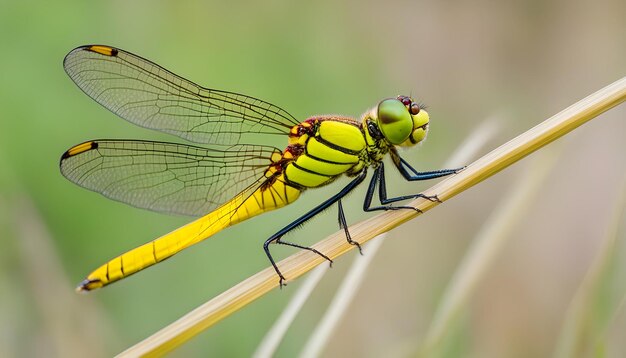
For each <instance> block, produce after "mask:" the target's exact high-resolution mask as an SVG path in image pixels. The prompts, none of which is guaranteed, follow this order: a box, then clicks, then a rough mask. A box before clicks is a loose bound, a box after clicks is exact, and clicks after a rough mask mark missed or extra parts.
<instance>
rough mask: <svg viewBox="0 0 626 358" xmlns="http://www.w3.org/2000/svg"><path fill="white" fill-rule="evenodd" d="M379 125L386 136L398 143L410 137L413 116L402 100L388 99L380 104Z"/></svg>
mask: <svg viewBox="0 0 626 358" xmlns="http://www.w3.org/2000/svg"><path fill="white" fill-rule="evenodd" d="M378 126H379V127H380V131H381V132H382V133H383V135H384V136H385V138H386V139H387V140H388V141H389V142H390V143H391V144H394V145H397V144H400V143H402V142H404V141H405V140H406V139H407V138H409V135H410V134H411V131H413V118H411V114H410V113H409V110H408V109H407V108H406V106H405V105H404V104H403V103H402V102H400V101H399V100H397V99H386V100H384V101H382V102H380V103H379V104H378Z"/></svg>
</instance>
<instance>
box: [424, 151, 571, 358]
mask: <svg viewBox="0 0 626 358" xmlns="http://www.w3.org/2000/svg"><path fill="white" fill-rule="evenodd" d="M560 152H561V151H560V150H554V149H551V150H549V151H544V152H542V154H543V155H542V156H539V157H536V158H534V160H533V161H532V162H531V163H529V164H530V168H528V170H525V171H524V173H525V174H524V175H523V176H521V177H520V178H519V179H518V180H517V181H516V183H515V184H514V185H511V189H510V191H509V193H508V195H507V196H506V197H505V198H504V199H503V200H502V202H501V203H500V204H499V205H498V206H497V207H496V208H495V209H494V210H493V211H492V214H491V217H490V218H489V219H487V221H486V222H485V224H484V225H483V227H482V228H481V230H480V231H479V233H478V234H477V235H476V238H475V239H474V241H473V243H472V245H471V247H470V248H469V249H468V252H467V254H466V255H465V257H464V258H463V261H462V262H461V263H460V264H459V266H458V268H457V269H456V271H455V273H454V276H453V277H452V279H451V281H450V283H449V285H448V287H447V288H446V291H445V293H444V294H443V296H442V298H441V300H440V303H439V305H438V307H437V310H436V312H435V315H434V318H433V322H432V323H431V325H430V328H429V330H428V332H427V334H426V338H425V339H424V343H423V344H422V347H421V348H420V355H421V356H424V357H430V356H432V354H433V352H440V351H441V346H442V341H443V339H444V338H445V334H446V333H447V332H449V328H450V326H451V324H452V323H453V322H454V318H456V317H457V315H458V313H459V312H461V310H462V309H463V307H464V306H465V304H466V303H467V300H468V299H469V297H470V296H471V294H472V293H473V292H474V288H475V287H476V285H477V284H478V282H479V281H480V279H481V277H482V276H483V274H484V273H485V272H486V271H487V269H488V268H489V265H490V264H491V263H492V262H493V259H494V258H495V257H496V256H497V254H498V252H499V250H500V248H501V247H502V246H503V245H504V243H505V242H506V240H507V239H508V238H509V237H510V234H511V233H512V232H513V230H515V228H516V227H517V224H518V223H519V222H520V220H521V219H522V218H524V217H525V213H526V212H527V211H528V210H529V209H530V207H531V206H532V205H533V203H534V201H535V198H536V196H537V194H538V193H539V190H540V189H541V186H542V184H543V182H544V180H545V179H546V178H547V176H548V174H549V173H550V170H551V169H552V168H553V167H554V164H555V163H556V161H557V158H558V156H559V154H560Z"/></svg>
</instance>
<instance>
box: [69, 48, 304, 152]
mask: <svg viewBox="0 0 626 358" xmlns="http://www.w3.org/2000/svg"><path fill="white" fill-rule="evenodd" d="M63 67H64V68H65V71H66V72H67V74H68V75H69V76H70V78H71V79H72V80H73V81H74V82H75V83H76V84H77V85H78V87H80V89H82V90H83V91H84V92H85V93H86V94H87V95H88V96H89V97H91V98H93V99H94V100H96V101H97V102H98V103H100V104H101V105H103V106H104V107H106V108H108V109H109V110H111V111H112V112H113V113H115V114H117V115H118V116H120V117H122V118H124V119H126V120H128V121H130V122H132V123H135V124H137V125H139V126H142V127H147V128H151V129H156V130H159V131H163V132H167V133H171V134H174V135H177V136H179V137H181V138H184V139H187V140H189V141H192V142H197V143H208V144H219V145H235V144H242V143H252V144H275V143H276V141H277V140H278V141H281V140H282V141H284V142H285V145H286V142H287V137H286V136H285V134H288V133H289V130H290V129H291V127H293V126H294V125H296V124H298V121H297V120H296V119H295V118H294V117H293V116H291V115H290V114H289V113H287V112H286V111H284V110H283V109H281V108H279V107H276V106H274V105H272V104H270V103H268V102H265V101H262V100H259V99H256V98H253V97H249V96H245V95H242V94H237V93H232V92H226V91H220V90H214V89H208V88H204V87H201V86H199V85H197V84H195V83H193V82H191V81H188V80H186V79H184V78H182V77H180V76H178V75H175V74H174V73H172V72H170V71H168V70H166V69H164V68H163V67H161V66H159V65H157V64H155V63H153V62H151V61H148V60H146V59H144V58H142V57H139V56H137V55H134V54H132V53H129V52H126V51H124V50H120V49H116V48H113V47H109V46H100V45H93V46H82V47H78V48H76V49H74V50H72V51H71V52H70V53H69V54H68V55H67V56H66V57H65V60H64V61H63Z"/></svg>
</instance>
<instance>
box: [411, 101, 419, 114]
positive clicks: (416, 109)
mask: <svg viewBox="0 0 626 358" xmlns="http://www.w3.org/2000/svg"><path fill="white" fill-rule="evenodd" d="M420 110H421V108H420V105H419V104H417V103H415V102H413V103H411V106H410V107H409V112H411V114H412V115H416V114H418V113H420Z"/></svg>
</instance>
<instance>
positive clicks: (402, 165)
mask: <svg viewBox="0 0 626 358" xmlns="http://www.w3.org/2000/svg"><path fill="white" fill-rule="evenodd" d="M390 154H391V159H392V160H393V164H395V166H396V168H398V170H399V171H400V173H401V174H402V176H403V177H404V179H406V180H408V181H415V180H429V179H436V178H441V177H445V176H447V175H450V174H456V173H458V172H460V171H461V170H463V169H465V167H463V168H456V169H442V170H433V171H429V172H418V171H417V170H415V168H413V167H412V166H411V165H410V164H409V163H407V162H406V160H404V159H402V157H400V156H399V155H398V153H397V152H393V151H392V152H390ZM409 171H410V172H411V173H412V174H411V173H409Z"/></svg>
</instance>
